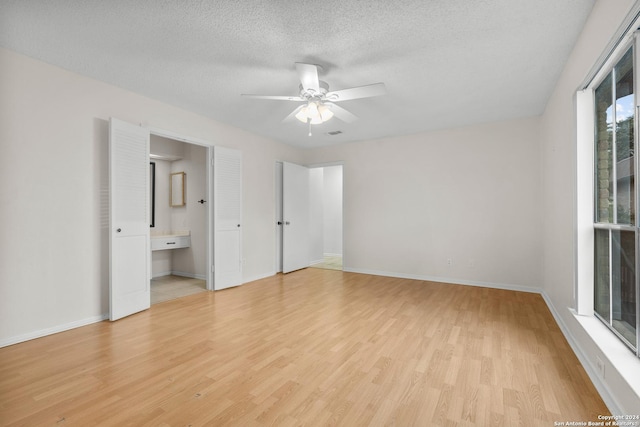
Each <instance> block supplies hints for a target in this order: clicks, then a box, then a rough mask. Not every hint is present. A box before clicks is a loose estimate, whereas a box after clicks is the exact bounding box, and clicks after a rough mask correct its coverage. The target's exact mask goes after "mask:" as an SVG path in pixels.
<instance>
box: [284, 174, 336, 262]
mask: <svg viewBox="0 0 640 427" xmlns="http://www.w3.org/2000/svg"><path fill="white" fill-rule="evenodd" d="M294 166H297V165H294ZM284 169H285V168H284V167H283V162H276V174H275V175H276V185H275V188H276V272H286V271H287V270H286V269H285V264H286V259H285V258H286V257H287V251H286V250H285V248H284V242H285V236H284V234H285V233H286V232H287V231H289V229H287V228H286V227H287V225H286V223H287V222H289V219H288V218H285V216H286V211H287V209H285V204H287V203H289V204H291V203H294V204H299V203H300V202H301V201H300V200H299V199H296V200H293V201H291V200H289V201H287V200H286V198H287V196H286V194H287V192H286V191H283V187H284V186H285V180H286V179H287V178H286V177H285V172H284ZM303 169H305V170H306V172H307V175H308V185H307V187H305V188H306V193H307V197H305V198H304V199H303V200H304V202H303V203H305V204H306V205H307V206H306V208H307V209H308V221H309V223H308V226H307V228H308V233H307V236H305V238H306V239H307V242H306V243H305V245H306V246H308V248H306V249H307V252H308V255H306V257H307V260H306V263H305V264H304V266H305V267H315V268H325V269H331V270H342V268H343V249H342V242H343V165H342V164H341V163H332V164H327V165H318V166H313V167H310V168H303ZM307 199H308V200H307ZM289 225H290V224H289Z"/></svg>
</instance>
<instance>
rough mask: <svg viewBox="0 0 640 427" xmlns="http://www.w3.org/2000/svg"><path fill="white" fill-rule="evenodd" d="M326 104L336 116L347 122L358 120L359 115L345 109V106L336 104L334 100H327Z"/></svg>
mask: <svg viewBox="0 0 640 427" xmlns="http://www.w3.org/2000/svg"><path fill="white" fill-rule="evenodd" d="M324 105H326V106H327V107H329V108H330V109H331V112H332V113H333V115H334V116H336V117H337V118H339V119H340V120H342V121H343V122H346V123H352V122H355V121H356V120H358V116H356V115H355V114H353V113H351V112H349V111H347V110H345V109H344V108H342V107H340V106H338V105H336V104H334V103H333V102H325V103H324Z"/></svg>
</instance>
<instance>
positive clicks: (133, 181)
mask: <svg viewBox="0 0 640 427" xmlns="http://www.w3.org/2000/svg"><path fill="white" fill-rule="evenodd" d="M109 184H110V191H109V198H110V200H109V201H110V203H109V209H110V212H109V214H110V215H109V225H110V230H109V318H110V320H117V319H120V318H122V317H125V316H128V315H130V314H133V313H137V312H139V311H142V310H146V309H147V308H149V306H150V304H151V290H150V286H151V284H150V271H151V251H150V246H149V244H150V241H149V217H148V214H149V210H148V206H149V130H148V129H147V128H143V127H140V126H136V125H132V124H130V123H126V122H123V121H120V120H117V119H113V118H112V119H111V120H110V122H109Z"/></svg>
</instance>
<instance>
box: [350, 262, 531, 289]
mask: <svg viewBox="0 0 640 427" xmlns="http://www.w3.org/2000/svg"><path fill="white" fill-rule="evenodd" d="M342 270H343V271H347V272H350V273H362V274H371V275H372V276H385V277H397V278H400V279H413V280H424V281H428V282H439V283H450V284H452V285H466V286H479V287H483V288H493V289H505V290H508V291H520V292H531V293H535V294H539V293H540V289H538V288H534V287H531V286H522V285H512V284H505V283H490V282H479V281H474V280H460V279H452V278H449V277H436V276H424V275H420V274H405V273H393V272H389V271H378V270H368V269H363V268H343V269H342Z"/></svg>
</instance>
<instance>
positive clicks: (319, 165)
mask: <svg viewBox="0 0 640 427" xmlns="http://www.w3.org/2000/svg"><path fill="white" fill-rule="evenodd" d="M330 166H342V212H341V215H342V236H340V239H341V240H342V271H347V270H345V267H344V266H345V265H346V262H345V260H346V259H347V258H346V256H345V250H344V211H345V204H344V200H345V198H344V181H345V179H344V169H345V167H344V161H343V160H338V161H335V162H325V163H313V164H311V165H309V166H307V167H308V168H309V169H315V168H326V167H330Z"/></svg>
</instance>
